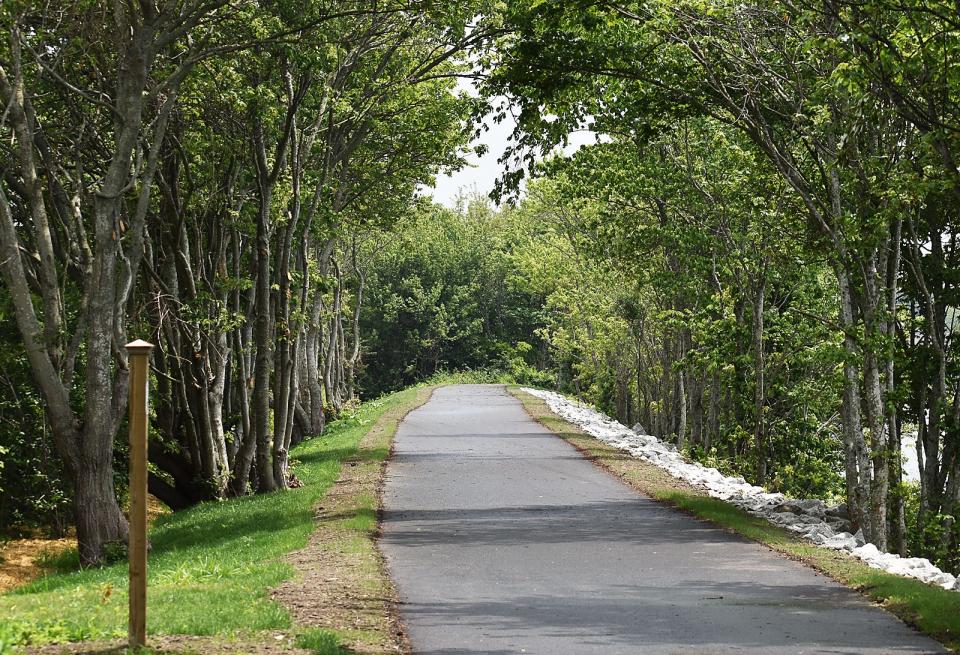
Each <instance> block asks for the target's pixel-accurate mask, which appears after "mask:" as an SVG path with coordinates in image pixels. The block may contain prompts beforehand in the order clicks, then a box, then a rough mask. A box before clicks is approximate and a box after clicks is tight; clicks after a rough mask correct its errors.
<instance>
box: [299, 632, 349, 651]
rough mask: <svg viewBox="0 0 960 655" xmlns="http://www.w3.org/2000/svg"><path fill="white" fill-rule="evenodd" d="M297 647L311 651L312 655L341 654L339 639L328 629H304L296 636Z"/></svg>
mask: <svg viewBox="0 0 960 655" xmlns="http://www.w3.org/2000/svg"><path fill="white" fill-rule="evenodd" d="M296 645H297V648H303V649H304V650H309V651H313V655H341V653H344V652H345V651H344V650H343V649H342V648H340V639H339V638H338V637H337V635H336V633H334V632H331V631H330V630H316V629H311V630H305V631H303V632H302V633H301V634H300V635H298V636H297V641H296Z"/></svg>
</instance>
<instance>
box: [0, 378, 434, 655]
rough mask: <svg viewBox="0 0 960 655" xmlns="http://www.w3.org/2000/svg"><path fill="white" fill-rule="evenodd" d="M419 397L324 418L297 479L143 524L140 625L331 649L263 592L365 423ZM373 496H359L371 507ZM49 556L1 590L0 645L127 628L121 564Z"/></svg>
mask: <svg viewBox="0 0 960 655" xmlns="http://www.w3.org/2000/svg"><path fill="white" fill-rule="evenodd" d="M422 396H423V392H422V390H418V389H407V390H404V391H401V392H398V393H395V394H392V395H390V396H386V397H384V398H382V399H380V400H376V401H372V402H368V403H365V404H364V405H363V406H362V407H361V408H360V409H359V410H358V411H357V412H356V413H355V414H353V415H351V416H349V417H346V418H344V419H341V420H339V421H337V422H335V423H333V424H331V425H330V427H329V430H328V431H327V432H326V433H325V434H324V436H323V437H321V438H317V439H313V440H311V441H308V442H306V443H304V444H302V445H301V446H299V447H298V448H297V449H295V450H294V451H293V452H292V453H291V456H292V458H293V459H294V460H296V462H295V467H296V469H295V470H296V473H297V476H298V477H299V478H300V479H301V480H302V481H303V483H304V486H303V487H302V488H299V489H291V490H289V491H286V492H283V493H276V494H268V495H262V496H249V497H244V498H238V499H233V500H229V501H225V502H219V503H216V502H212V503H204V504H201V505H198V506H196V507H193V508H191V509H188V510H184V511H181V512H176V513H174V514H170V515H168V516H164V517H161V518H160V519H158V520H157V521H156V523H155V524H154V526H153V528H152V530H151V533H150V540H151V543H152V547H153V548H152V551H151V554H150V581H149V591H148V594H149V595H148V631H149V633H150V634H151V635H216V636H218V638H220V639H221V640H224V641H230V640H237V639H240V640H243V639H249V638H251V635H253V636H255V637H256V636H258V635H262V633H263V632H264V631H271V632H270V634H269V635H268V636H267V638H268V639H269V640H270V642H271V644H272V645H274V646H281V645H283V644H290V645H292V642H294V641H295V639H296V638H297V637H298V634H299V638H300V641H301V644H302V646H303V647H305V648H307V649H309V650H313V651H316V652H324V651H325V652H337V651H336V650H332V651H331V647H330V646H329V644H330V643H331V639H330V638H329V637H324V636H322V635H320V634H319V633H318V632H317V631H301V632H300V633H297V631H296V630H295V629H294V624H293V621H292V618H291V614H290V612H289V611H288V609H287V608H286V607H284V606H283V605H282V604H280V603H278V602H275V601H274V600H273V599H271V597H270V589H272V588H275V587H278V586H280V585H281V584H282V583H284V581H286V580H288V579H290V578H291V577H292V576H293V575H294V573H295V571H296V567H295V565H294V564H293V563H291V562H290V561H286V560H285V559H284V558H283V556H284V555H286V554H288V553H291V552H292V551H296V550H297V549H301V548H303V547H304V546H305V545H306V544H307V543H308V540H309V538H310V535H311V533H312V532H313V531H314V528H315V520H314V519H315V517H314V507H315V506H316V505H317V504H318V501H320V500H321V498H323V497H324V495H325V494H326V492H327V491H328V490H329V489H330V487H331V485H333V483H334V482H335V481H336V480H337V479H338V477H339V475H340V471H341V468H342V466H343V463H344V462H345V461H346V460H350V459H352V458H355V457H356V456H357V454H358V452H360V443H361V441H363V440H364V438H365V437H366V436H367V435H368V433H371V432H373V431H374V430H373V428H374V427H382V426H381V424H380V422H379V419H381V418H382V417H384V416H393V417H394V418H390V419H388V420H387V423H388V424H390V422H391V421H392V425H393V429H395V426H396V422H397V421H398V420H399V419H396V418H395V417H396V416H398V415H399V416H402V415H403V414H404V413H405V412H406V410H407V409H409V408H410V407H412V406H413V404H414V403H415V402H417V401H418V399H419V398H422ZM380 432H383V430H380ZM390 434H391V435H392V431H391V432H390ZM387 443H389V441H387ZM387 454H388V446H384V445H383V444H381V445H380V446H379V447H378V449H374V450H372V451H366V453H365V457H368V458H370V459H376V460H378V461H382V460H383V459H384V458H385V457H386V456H387ZM375 502H376V501H375V500H370V501H369V503H368V504H370V505H371V508H372V507H373V503H375ZM369 514H370V515H369V517H368V518H365V519H363V520H360V519H356V521H358V522H359V523H358V524H362V525H363V527H364V528H369V529H372V528H370V526H371V525H374V524H375V518H374V516H373V514H374V512H373V510H372V509H371V511H370V512H369ZM75 557H76V556H75V553H74V555H73V558H72V559H73V560H74V561H75ZM55 564H57V565H58V567H59V570H54V571H52V572H51V573H49V574H48V575H45V576H44V577H43V578H41V579H38V580H36V581H34V582H32V583H31V584H29V585H27V586H25V587H21V588H19V589H16V590H14V591H12V592H9V593H6V594H3V595H0V617H2V620H0V652H4V651H5V650H8V649H9V648H10V647H11V645H15V644H35V645H36V644H44V643H52V642H72V641H81V640H111V639H117V638H123V637H125V635H126V621H127V594H126V574H127V570H126V562H125V561H123V562H119V563H117V564H114V565H112V566H107V567H104V568H100V569H95V570H85V571H76V570H72V571H71V570H69V569H70V568H71V565H70V558H65V559H64V558H62V559H61V560H60V561H59V562H57V563H55ZM321 642H322V643H323V644H326V645H324V646H323V648H322V649H321V648H320V644H321ZM200 650H201V652H202V651H203V649H202V648H201V649H200ZM245 652H246V651H245ZM250 652H255V651H253V650H251V651H250Z"/></svg>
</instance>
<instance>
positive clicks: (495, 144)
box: [423, 79, 596, 208]
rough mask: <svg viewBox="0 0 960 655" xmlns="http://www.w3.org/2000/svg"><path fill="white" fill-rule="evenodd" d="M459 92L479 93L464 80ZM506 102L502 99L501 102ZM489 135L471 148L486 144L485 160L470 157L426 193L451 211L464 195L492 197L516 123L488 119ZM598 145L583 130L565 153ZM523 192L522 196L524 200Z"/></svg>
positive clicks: (459, 82) (508, 118)
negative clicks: (496, 121) (462, 166)
mask: <svg viewBox="0 0 960 655" xmlns="http://www.w3.org/2000/svg"><path fill="white" fill-rule="evenodd" d="M458 88H459V89H462V90H466V91H467V92H468V93H470V94H471V95H476V89H475V88H474V86H473V84H472V83H471V82H470V80H466V79H460V80H459V81H458ZM499 100H502V98H498V99H497V100H496V101H495V103H496V102H499ZM487 120H488V122H487V126H488V127H489V128H490V129H489V131H485V132H481V134H480V137H479V138H478V139H477V140H476V141H474V142H473V143H472V144H471V145H472V146H476V145H479V144H483V145H486V146H487V152H486V154H484V155H483V156H482V157H478V156H477V155H476V154H471V155H470V156H469V157H467V161H468V166H466V167H464V168H462V169H460V170H459V171H457V172H455V173H453V174H452V175H438V176H437V181H436V184H435V185H434V186H433V188H432V189H430V188H428V189H424V190H423V191H424V193H426V194H429V195H432V196H433V199H434V200H435V201H436V202H438V203H440V204H441V205H445V206H447V207H451V208H453V207H455V206H456V202H457V197H458V196H461V195H466V196H470V195H474V194H476V193H480V194H483V195H487V194H489V193H490V192H491V191H492V190H493V186H494V184H495V183H496V181H497V178H498V177H500V175H502V174H503V168H502V166H501V165H500V164H499V163H498V161H497V160H498V159H500V157H501V156H502V155H503V153H504V152H505V151H506V149H507V146H508V145H509V143H508V141H507V138H508V137H509V136H510V134H511V133H512V132H513V129H514V127H516V122H515V121H514V120H513V118H512V117H511V116H510V115H509V114H508V115H507V117H506V119H505V120H504V121H502V122H501V123H494V122H493V120H492V119H490V118H488V119H487ZM595 142H596V135H595V134H594V133H592V132H590V131H588V130H582V131H579V132H575V133H573V134H571V135H570V142H569V144H568V145H567V146H566V147H565V148H564V149H563V151H564V152H565V153H567V154H572V153H573V152H576V151H577V149H578V148H580V146H582V145H584V144H589V143H595ZM522 193H523V192H522V189H521V196H522Z"/></svg>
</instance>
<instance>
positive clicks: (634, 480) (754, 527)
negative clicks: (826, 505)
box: [510, 386, 960, 651]
mask: <svg viewBox="0 0 960 655" xmlns="http://www.w3.org/2000/svg"><path fill="white" fill-rule="evenodd" d="M510 391H511V392H513V393H514V395H515V396H516V397H517V398H518V399H519V400H520V401H521V402H522V403H523V405H524V408H525V409H526V410H527V411H528V412H529V413H530V415H531V416H532V417H533V418H534V419H536V420H537V421H539V422H540V423H541V424H543V426H544V427H546V428H547V429H549V430H551V431H553V432H555V433H556V434H557V435H558V436H560V437H561V438H563V439H565V440H567V441H569V442H571V443H572V444H573V445H574V446H576V447H577V448H578V449H579V450H581V451H582V452H584V453H585V454H586V455H587V456H588V457H590V458H591V459H593V460H594V461H596V462H597V463H598V464H600V465H601V466H603V467H604V468H607V469H609V470H610V471H611V472H613V473H614V474H616V475H617V476H619V477H621V478H622V479H623V480H624V481H625V482H627V483H628V484H630V485H631V486H633V487H635V488H637V489H638V490H640V491H641V492H643V493H645V494H647V495H648V496H650V497H652V498H654V499H656V500H659V501H661V502H664V503H667V504H670V505H672V506H674V507H676V508H677V509H679V510H681V511H684V512H687V513H689V514H692V515H694V516H697V517H699V518H702V519H705V520H708V521H711V522H713V523H716V524H718V525H720V526H723V527H724V528H726V529H728V530H731V531H733V532H736V533H738V534H740V535H742V536H744V537H746V538H748V539H752V540H754V541H758V542H760V543H762V544H765V545H767V546H769V547H770V548H772V549H774V550H776V551H778V552H780V553H783V554H784V555H786V556H788V557H790V558H791V559H796V560H800V561H803V562H805V563H806V564H808V565H810V566H812V567H813V568H816V569H817V570H819V571H822V572H823V573H825V574H827V575H829V576H830V577H832V578H833V579H835V580H837V581H838V582H841V583H843V584H845V585H848V586H850V587H852V588H854V589H856V590H858V591H860V592H861V593H863V594H864V595H866V596H868V597H869V598H871V599H872V600H874V601H876V602H877V603H879V604H881V605H883V606H884V607H885V608H886V609H888V610H890V611H891V612H893V613H894V614H896V615H897V616H899V617H900V618H901V619H903V620H904V621H906V622H907V623H909V624H911V625H913V626H915V627H916V628H917V629H918V630H920V631H921V632H924V633H926V634H928V635H930V636H932V637H934V638H936V639H938V640H940V641H941V642H943V643H944V644H945V645H946V646H948V647H949V648H951V649H953V650H957V651H960V593H957V592H953V591H946V590H945V589H941V588H940V587H935V586H933V585H928V584H925V583H923V582H920V581H919V580H914V579H912V578H904V577H901V576H898V575H892V574H890V573H886V572H884V571H880V570H878V569H872V568H870V567H869V566H867V565H866V564H864V563H863V562H861V561H860V560H858V559H855V558H853V557H852V556H850V555H848V554H846V553H842V552H838V551H835V550H831V549H829V548H822V547H820V546H817V545H816V544H813V543H811V542H809V541H807V540H805V539H802V538H800V537H798V536H797V535H795V534H793V533H791V532H788V531H786V530H783V529H781V528H779V527H777V526H775V525H773V524H772V523H770V522H768V521H765V520H763V519H761V518H759V517H757V516H754V515H752V514H749V513H748V512H746V511H744V510H741V509H740V508H738V507H735V506H733V505H731V504H729V503H725V502H723V501H722V500H719V499H716V498H711V497H709V496H706V495H704V494H703V493H700V492H698V491H697V490H696V489H693V488H691V487H689V485H686V484H682V483H678V481H677V480H676V479H675V478H673V477H672V476H670V475H669V474H668V473H666V472H665V471H663V470H661V469H659V468H657V467H655V466H653V465H652V464H649V463H647V462H644V461H642V460H639V459H636V458H633V457H631V456H629V455H626V454H624V453H623V452H622V451H620V450H618V449H616V448H614V447H613V446H610V445H608V444H605V443H603V442H601V441H599V440H597V439H594V438H593V437H591V436H589V435H587V434H585V433H584V432H583V431H582V430H580V429H579V428H578V427H576V426H574V425H571V424H570V423H568V422H566V421H564V420H563V419H561V418H560V417H558V416H557V415H555V414H554V413H553V412H551V411H550V409H549V407H548V406H547V405H546V403H544V402H543V401H542V400H540V399H539V398H536V397H535V396H531V395H529V394H526V393H523V392H521V391H519V387H516V386H511V387H510Z"/></svg>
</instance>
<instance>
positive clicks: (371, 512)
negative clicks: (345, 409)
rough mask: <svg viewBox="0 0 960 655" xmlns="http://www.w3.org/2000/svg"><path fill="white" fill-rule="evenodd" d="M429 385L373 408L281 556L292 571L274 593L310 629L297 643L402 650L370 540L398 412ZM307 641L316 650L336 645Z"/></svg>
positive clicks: (389, 587)
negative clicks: (312, 518) (293, 544)
mask: <svg viewBox="0 0 960 655" xmlns="http://www.w3.org/2000/svg"><path fill="white" fill-rule="evenodd" d="M434 388H435V387H434V386H426V387H421V388H420V389H419V390H417V392H416V395H415V396H412V397H410V398H408V399H406V400H405V401H404V402H402V403H400V404H398V405H395V406H393V407H392V408H390V409H389V410H387V411H386V412H384V413H383V414H382V415H381V417H380V419H379V420H378V421H377V422H376V424H375V425H374V426H373V428H372V429H371V430H369V431H368V432H367V434H366V436H364V438H363V439H362V440H361V441H360V443H359V447H358V448H357V451H356V452H355V453H354V454H353V456H351V457H350V458H348V459H347V460H346V461H345V466H344V467H343V469H342V470H341V472H340V476H339V478H338V479H337V481H336V483H335V484H334V485H333V487H332V488H331V489H330V491H329V492H328V493H327V494H326V495H325V496H324V497H323V499H322V500H321V502H320V505H319V506H318V507H317V508H316V509H317V528H316V530H315V531H314V533H313V534H312V535H311V537H310V541H309V543H308V544H307V547H306V548H304V549H302V550H300V551H297V552H296V553H293V554H292V555H291V556H290V557H289V558H288V560H289V561H291V562H293V563H294V566H295V567H296V569H297V571H298V572H299V575H297V576H296V577H295V578H293V579H291V580H289V581H288V582H286V583H284V584H283V585H281V586H280V587H279V588H278V589H277V590H276V591H275V597H276V598H277V599H278V600H280V601H281V602H283V603H284V604H285V605H286V606H288V607H290V608H291V613H292V614H293V617H294V620H295V621H296V623H297V624H298V625H300V626H305V627H308V628H309V629H310V630H311V632H310V633H309V634H307V635H306V636H304V637H301V638H300V640H299V641H298V645H300V646H308V645H310V644H316V643H323V640H324V639H326V640H327V641H328V642H329V643H334V641H333V640H332V639H331V637H333V638H335V643H337V644H340V645H342V646H345V647H346V648H348V649H349V652H351V653H369V654H385V653H397V652H405V651H408V650H409V649H408V648H407V644H406V641H405V635H404V632H403V629H402V626H401V624H400V621H399V617H398V616H397V612H396V595H395V592H394V588H393V584H392V582H391V581H390V578H389V576H388V575H387V571H386V567H385V565H384V562H383V559H382V557H381V555H380V551H379V550H378V548H377V544H376V539H377V536H378V535H379V522H378V515H379V511H380V509H381V486H382V482H383V474H384V465H385V463H386V460H387V458H388V457H389V455H390V451H391V446H392V442H393V436H394V434H395V433H396V430H397V427H398V426H399V424H400V421H402V420H403V417H404V416H406V414H407V413H408V412H409V411H411V410H412V409H414V408H416V407H419V406H420V405H422V404H423V403H425V402H426V401H427V400H428V399H429V398H430V395H431V394H432V392H433V389H434ZM411 391H412V390H408V391H406V392H404V393H405V394H409V393H411ZM305 600H306V601H307V602H304V601H305ZM310 648H311V649H312V650H313V651H314V652H316V653H327V652H340V651H339V650H330V648H329V647H327V648H326V649H324V648H319V647H317V646H316V645H312V646H310Z"/></svg>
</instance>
